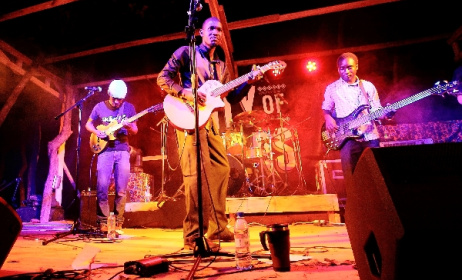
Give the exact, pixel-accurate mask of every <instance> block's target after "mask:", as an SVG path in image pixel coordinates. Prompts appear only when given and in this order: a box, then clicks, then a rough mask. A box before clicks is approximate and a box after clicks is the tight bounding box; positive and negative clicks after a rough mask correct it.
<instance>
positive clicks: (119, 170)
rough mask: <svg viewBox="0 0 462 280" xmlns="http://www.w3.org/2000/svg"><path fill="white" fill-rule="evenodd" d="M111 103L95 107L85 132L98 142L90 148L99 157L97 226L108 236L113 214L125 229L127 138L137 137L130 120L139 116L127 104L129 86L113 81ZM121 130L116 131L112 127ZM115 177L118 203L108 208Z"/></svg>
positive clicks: (117, 227)
mask: <svg viewBox="0 0 462 280" xmlns="http://www.w3.org/2000/svg"><path fill="white" fill-rule="evenodd" d="M108 94H109V99H108V100H105V101H101V102H99V103H98V104H96V105H95V107H94V108H93V110H92V111H91V114H90V117H89V118H88V121H87V123H86V124H85V128H86V129H87V130H88V131H89V132H91V133H92V139H93V138H95V139H98V141H96V142H95V144H93V145H91V146H92V147H93V150H94V152H95V153H98V162H97V194H96V197H97V209H96V216H97V224H98V226H99V227H100V229H101V231H103V232H107V217H108V216H109V213H110V212H114V214H115V216H116V221H117V222H116V229H117V230H118V231H119V233H120V230H121V228H122V223H123V220H124V218H123V214H124V210H125V203H126V195H125V190H126V188H127V185H128V181H129V179H130V146H129V142H128V138H129V136H130V135H135V134H137V133H138V126H137V124H136V121H132V122H129V121H128V119H129V118H130V117H132V116H134V115H135V114H136V111H135V107H134V106H133V104H131V103H129V102H126V101H125V97H126V95H127V85H126V84H125V82H124V81H122V80H113V81H112V82H111V83H110V84H109V88H108ZM97 123H98V124H99V125H98V126H95V124H97ZM115 126H117V127H118V126H120V128H119V129H117V130H115V131H114V130H113V129H111V128H112V127H115ZM112 174H114V182H115V199H114V205H109V200H108V190H109V185H110V183H111V177H112Z"/></svg>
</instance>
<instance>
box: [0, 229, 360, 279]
mask: <svg viewBox="0 0 462 280" xmlns="http://www.w3.org/2000/svg"><path fill="white" fill-rule="evenodd" d="M71 227H72V222H53V223H49V224H46V225H44V224H31V223H25V224H24V225H23V230H22V231H21V234H20V236H19V238H18V239H17V240H16V242H15V243H14V246H13V247H12V249H11V251H10V253H9V254H8V256H7V258H6V260H5V262H4V264H3V267H2V269H1V270H0V277H6V276H14V275H19V274H22V275H23V276H22V277H23V278H16V279H33V278H32V276H37V275H40V274H41V273H45V272H46V271H48V272H53V273H55V276H49V277H50V278H43V279H69V278H64V277H63V278H59V273H60V272H64V271H65V272H67V273H68V275H69V274H74V273H75V274H76V275H77V274H80V273H82V274H84V273H87V275H88V276H87V278H77V279H135V278H136V279H140V278H141V279H143V278H146V279H148V278H155V279H187V278H188V276H191V275H190V274H193V276H194V279H223V280H224V279H233V280H235V279H236V278H237V279H249V280H250V279H273V278H277V279H355V280H357V279H359V276H358V272H357V270H356V269H355V266H354V265H355V264H354V257H353V253H352V250H351V246H350V242H349V238H348V234H347V231H346V227H345V226H344V225H342V224H338V225H332V226H329V225H324V226H319V225H315V224H313V223H294V224H290V225H289V230H290V242H291V271H289V272H276V271H274V270H273V269H272V262H271V260H270V259H269V258H267V255H268V254H269V252H267V251H263V248H262V246H261V244H260V240H259V232H260V231H263V230H265V228H266V226H265V225H261V224H258V223H255V222H252V223H251V227H250V241H251V251H252V252H253V254H254V256H255V258H254V261H253V263H254V268H253V269H252V270H250V271H245V272H240V271H237V270H236V269H235V267H234V259H233V258H232V254H233V249H234V243H232V242H231V243H221V244H220V245H221V251H220V252H222V253H229V256H226V254H225V256H217V257H215V256H213V253H212V254H211V256H210V257H205V258H202V260H201V262H200V263H199V266H198V267H197V269H196V270H193V265H194V263H195V262H196V260H197V259H196V258H195V257H194V256H193V254H185V253H184V252H183V251H182V250H181V248H182V243H183V239H182V230H181V229H162V228H146V229H139V228H137V229H134V228H132V229H129V228H127V229H124V230H123V231H124V234H122V235H121V236H120V238H119V239H118V240H117V241H116V242H109V241H107V240H106V239H104V238H101V237H98V236H93V237H92V236H91V235H89V234H70V235H67V236H65V237H61V238H58V239H56V240H54V239H53V238H54V237H55V236H56V234H57V233H70V232H73V231H72V230H71ZM79 232H80V231H79ZM50 240H53V241H51V242H49V243H47V244H46V245H44V243H43V242H44V241H45V242H47V241H50ZM188 252H191V251H188ZM191 255H192V256H191ZM145 257H151V258H153V257H161V258H162V259H163V260H164V261H166V262H168V263H169V269H168V272H162V273H155V274H153V275H150V277H140V276H139V275H138V274H127V273H124V266H125V264H126V263H130V262H139V261H141V260H143V259H144V258H145ZM140 263H141V262H140ZM88 269H90V270H89V271H85V270H88ZM147 269H149V267H148V268H147ZM140 273H142V272H140ZM24 274H26V275H24ZM27 274H30V275H31V277H30V278H27V277H28V276H27ZM53 277H56V278H53ZM39 278H40V277H37V278H34V279H39Z"/></svg>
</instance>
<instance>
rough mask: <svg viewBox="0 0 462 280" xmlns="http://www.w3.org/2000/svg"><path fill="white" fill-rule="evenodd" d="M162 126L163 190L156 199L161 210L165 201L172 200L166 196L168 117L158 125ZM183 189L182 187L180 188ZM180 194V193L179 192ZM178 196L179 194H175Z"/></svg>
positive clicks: (161, 189)
mask: <svg viewBox="0 0 462 280" xmlns="http://www.w3.org/2000/svg"><path fill="white" fill-rule="evenodd" d="M159 124H161V125H162V126H161V131H160V139H161V146H160V154H161V156H162V171H161V174H162V175H161V188H160V193H159V195H158V196H157V197H156V201H157V207H158V208H161V207H162V206H163V205H164V203H165V201H167V200H170V199H172V197H169V196H167V195H166V194H165V158H166V153H165V150H166V147H167V132H166V128H167V124H168V119H167V117H166V116H165V117H163V118H162V120H160V122H158V123H157V125H159ZM180 188H181V187H180ZM177 193H178V191H177ZM175 196H177V194H175Z"/></svg>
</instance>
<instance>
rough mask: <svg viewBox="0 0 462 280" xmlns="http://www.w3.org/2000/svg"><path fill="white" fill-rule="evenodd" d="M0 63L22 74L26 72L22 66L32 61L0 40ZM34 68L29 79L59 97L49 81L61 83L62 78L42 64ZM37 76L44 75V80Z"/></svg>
mask: <svg viewBox="0 0 462 280" xmlns="http://www.w3.org/2000/svg"><path fill="white" fill-rule="evenodd" d="M4 52H6V53H8V54H10V56H12V57H14V59H15V60H16V61H15V62H13V61H11V59H10V58H9V57H8V56H7V55H6V54H5V53H4ZM0 63H3V64H4V65H5V66H6V67H8V68H10V70H11V71H13V72H14V73H16V74H17V75H22V76H24V75H25V73H27V72H28V71H27V70H25V69H24V66H32V64H33V61H32V59H30V58H28V57H27V56H25V55H24V54H22V53H20V52H18V51H17V50H16V49H14V48H13V47H12V46H10V45H9V44H7V43H6V42H4V41H3V40H0ZM34 68H35V70H34V76H33V77H31V78H30V81H31V82H33V83H34V84H36V85H37V86H39V87H40V88H42V89H43V90H44V91H46V92H48V93H51V94H52V95H54V96H56V97H57V98H59V92H57V91H56V90H55V89H54V88H52V87H51V82H54V83H56V84H62V83H63V79H61V78H60V77H58V76H56V75H55V74H53V73H51V72H49V71H48V70H46V69H45V68H43V67H42V66H38V67H34ZM39 76H41V77H44V80H45V81H41V80H40V79H39V78H37V77H39Z"/></svg>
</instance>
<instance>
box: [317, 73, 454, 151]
mask: <svg viewBox="0 0 462 280" xmlns="http://www.w3.org/2000/svg"><path fill="white" fill-rule="evenodd" d="M459 83H460V82H459V81H452V82H441V83H440V82H437V83H436V84H435V86H434V87H432V88H430V89H427V90H425V91H422V92H420V93H417V94H415V95H412V96H410V97H408V98H405V99H403V100H400V101H398V102H395V103H393V104H390V105H388V106H386V107H383V108H380V109H378V110H376V111H374V112H372V113H369V114H368V111H369V109H370V106H368V105H361V106H359V107H358V108H356V110H354V111H353V112H352V113H351V114H350V115H348V116H346V117H344V118H338V119H337V118H335V121H336V122H337V125H338V127H339V129H338V131H336V132H333V133H329V132H328V131H327V130H326V123H324V124H323V125H322V128H321V140H322V142H323V143H324V145H325V146H326V147H327V149H329V150H339V149H341V148H342V146H343V144H345V142H346V141H347V140H348V139H359V138H362V137H363V135H364V132H365V131H366V130H367V127H368V126H369V125H368V123H369V122H371V121H372V120H374V119H377V118H380V117H382V116H385V115H386V114H388V113H390V112H393V111H396V110H397V109H400V108H402V107H404V106H407V105H409V104H411V103H414V102H416V101H418V100H421V99H423V98H425V97H427V96H430V95H443V94H444V93H449V94H454V95H457V94H459V93H458V92H459V90H458V89H457V87H458V86H459Z"/></svg>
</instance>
